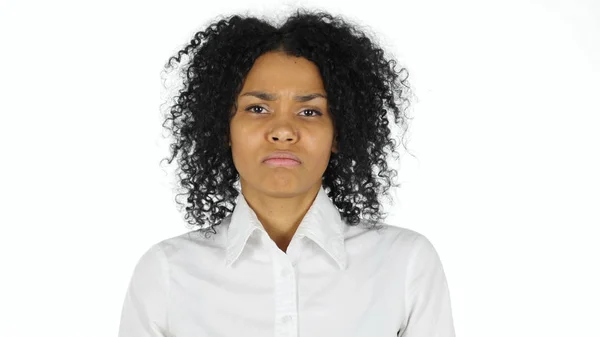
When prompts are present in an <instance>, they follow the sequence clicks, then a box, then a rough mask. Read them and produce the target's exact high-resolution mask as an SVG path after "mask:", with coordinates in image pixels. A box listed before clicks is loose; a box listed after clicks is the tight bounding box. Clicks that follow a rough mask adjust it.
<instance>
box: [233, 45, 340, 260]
mask: <svg viewBox="0 0 600 337" xmlns="http://www.w3.org/2000/svg"><path fill="white" fill-rule="evenodd" d="M251 92H265V93H269V94H271V95H273V96H274V97H271V98H270V99H267V97H256V96H255V95H252V94H248V93H251ZM308 94H321V95H323V96H326V92H325V88H324V86H323V81H322V79H321V76H320V74H319V69H318V67H317V66H316V65H315V64H314V63H312V62H310V61H308V60H307V59H304V58H299V57H293V56H288V55H285V54H283V53H281V52H269V53H265V54H263V55H262V56H260V57H259V58H258V59H257V60H256V61H255V63H254V65H253V67H252V68H251V69H250V72H249V73H248V75H247V77H246V79H245V81H244V85H243V87H242V90H241V92H240V95H239V96H238V97H237V110H236V111H235V115H234V116H233V117H232V120H231V123H230V137H231V138H230V145H231V150H232V155H233V162H234V164H235V167H236V169H237V170H238V172H239V174H240V185H241V189H242V194H243V196H244V198H245V199H246V202H247V203H248V205H249V206H250V207H251V208H252V209H253V210H254V212H255V213H256V215H257V217H258V219H259V221H260V222H261V223H262V225H263V226H264V228H265V230H266V231H267V233H268V234H269V236H270V237H271V239H272V240H273V241H274V242H275V243H276V244H277V246H278V247H279V248H280V249H281V250H282V251H284V252H285V251H286V249H287V247H288V245H289V243H290V241H291V239H292V237H293V236H294V233H295V232H296V229H297V228H298V225H299V224H300V222H301V221H302V219H303V218H304V215H305V214H306V212H307V211H308V209H309V208H310V206H311V205H312V203H313V201H314V199H315V197H316V195H317V193H318V191H319V188H320V187H321V179H322V177H323V174H324V172H325V169H326V168H327V165H328V163H329V158H330V156H331V152H336V151H337V149H336V146H335V141H334V125H333V120H332V118H331V116H330V114H329V111H328V106H327V99H326V98H323V97H313V98H312V99H306V100H305V101H298V100H296V99H295V96H299V95H308ZM315 110H316V111H315ZM319 112H320V113H322V115H319ZM277 150H281V151H289V152H292V153H294V154H295V155H296V156H298V157H299V158H300V161H301V164H300V165H298V166H295V167H271V166H269V165H267V164H265V163H263V159H264V158H265V157H266V156H267V155H269V154H270V153H271V152H273V151H277Z"/></svg>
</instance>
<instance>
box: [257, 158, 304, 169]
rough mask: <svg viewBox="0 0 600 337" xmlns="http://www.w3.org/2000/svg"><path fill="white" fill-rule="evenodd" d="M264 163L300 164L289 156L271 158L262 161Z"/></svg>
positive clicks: (276, 164)
mask: <svg viewBox="0 0 600 337" xmlns="http://www.w3.org/2000/svg"><path fill="white" fill-rule="evenodd" d="M264 163H265V164H267V165H269V166H272V167H281V166H283V167H294V166H298V165H300V162H299V161H297V160H294V159H289V158H271V159H267V160H265V161H264Z"/></svg>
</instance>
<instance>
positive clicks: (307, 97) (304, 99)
mask: <svg viewBox="0 0 600 337" xmlns="http://www.w3.org/2000/svg"><path fill="white" fill-rule="evenodd" d="M241 96H254V97H257V98H260V99H263V100H265V101H274V100H276V99H277V97H278V96H277V95H275V94H271V93H268V92H264V91H249V92H247V93H244V94H242V95H240V97H241ZM317 97H321V98H324V99H327V97H326V96H325V95H323V94H319V93H314V94H308V95H297V96H294V100H295V101H298V102H307V101H310V100H312V99H315V98H317Z"/></svg>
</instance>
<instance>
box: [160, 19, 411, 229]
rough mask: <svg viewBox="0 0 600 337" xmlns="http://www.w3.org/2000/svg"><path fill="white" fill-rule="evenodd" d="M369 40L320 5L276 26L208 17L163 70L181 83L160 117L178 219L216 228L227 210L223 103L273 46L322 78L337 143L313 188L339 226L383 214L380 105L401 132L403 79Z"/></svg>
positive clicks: (233, 97)
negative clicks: (167, 137)
mask: <svg viewBox="0 0 600 337" xmlns="http://www.w3.org/2000/svg"><path fill="white" fill-rule="evenodd" d="M221 18H222V17H221ZM373 40H374V39H373V38H369V37H367V35H366V34H365V32H364V31H361V30H360V29H358V28H357V26H356V25H352V24H350V23H349V22H348V20H347V19H343V18H341V17H339V16H337V17H334V16H333V15H331V14H329V13H327V12H323V11H310V10H307V9H296V10H295V11H294V12H293V13H292V14H291V15H290V16H289V17H287V19H286V21H285V22H284V23H283V24H282V25H280V26H279V27H275V26H274V25H272V24H271V23H269V22H268V21H267V20H264V19H259V18H256V17H252V16H242V15H239V14H236V15H232V16H229V17H226V18H222V19H220V20H219V21H216V20H215V22H214V23H212V24H210V25H209V26H208V28H206V29H205V30H204V31H199V32H197V33H196V34H195V35H194V37H193V39H192V40H191V41H190V43H189V44H188V45H186V46H185V47H184V48H183V49H181V50H180V51H178V52H177V55H175V56H172V57H170V58H169V60H168V61H167V63H166V65H165V69H164V70H166V71H170V70H172V69H173V61H177V64H180V65H181V68H180V72H179V75H180V78H181V79H182V81H183V86H182V88H181V89H180V90H178V93H177V95H176V96H174V97H173V104H172V105H171V106H170V107H169V111H168V112H167V113H166V114H165V120H164V123H163V124H162V126H163V127H164V128H166V129H167V130H168V131H170V133H171V134H172V135H173V137H174V142H173V143H171V144H170V150H171V151H170V157H168V158H165V159H166V160H168V162H169V164H170V163H171V162H172V161H173V160H174V159H175V158H178V161H177V162H178V164H179V167H178V170H177V178H178V183H179V184H180V186H179V187H181V189H183V193H180V194H178V196H181V195H184V196H187V200H186V203H185V204H184V203H180V202H179V201H177V204H179V205H180V206H185V211H186V212H185V220H187V222H188V223H189V224H190V225H192V226H200V230H201V231H204V232H205V233H206V232H207V231H208V230H212V232H213V233H216V231H215V229H214V227H215V226H217V225H219V224H220V223H221V221H222V220H223V218H225V217H226V216H228V215H229V213H231V212H233V209H234V207H235V199H236V197H237V196H238V195H239V193H240V190H238V188H236V186H235V185H236V184H237V183H239V181H238V179H239V173H238V171H237V170H236V168H235V166H234V163H233V158H232V153H231V148H230V147H229V146H228V142H229V123H230V121H231V118H232V116H233V114H234V113H235V111H236V109H235V108H232V107H235V105H236V102H237V96H238V95H239V93H240V91H241V89H242V84H243V81H244V78H245V76H246V75H247V74H248V72H249V71H250V69H251V67H252V65H253V63H254V61H255V60H256V59H257V58H258V57H259V56H261V55H262V54H264V53H266V52H269V51H280V52H284V53H286V54H287V55H292V56H296V57H303V58H305V59H307V60H309V61H311V62H313V63H314V64H316V66H317V67H318V69H319V72H320V75H321V77H322V80H323V84H324V87H325V90H326V93H327V97H328V102H327V104H328V109H329V111H330V113H331V115H332V119H333V125H334V130H335V137H336V141H337V149H338V151H337V153H332V154H331V157H330V161H329V164H328V166H327V169H326V170H325V172H324V174H323V177H322V185H323V188H324V189H325V191H326V192H327V195H328V196H329V197H330V198H331V200H332V201H333V203H334V204H335V205H336V207H337V208H338V210H339V211H340V215H341V217H342V218H343V219H344V221H345V222H346V223H347V224H348V225H351V226H353V225H357V224H359V223H361V222H364V223H367V224H370V225H371V227H379V225H380V222H379V220H380V219H381V218H382V217H384V214H383V212H382V210H381V209H380V206H381V205H380V200H379V198H380V197H382V196H387V193H388V189H389V188H390V187H391V186H394V187H397V186H399V185H398V184H396V183H395V182H394V181H393V180H394V178H395V177H396V176H397V172H396V170H393V169H388V164H387V154H386V151H385V150H386V149H388V150H389V152H390V153H391V154H394V157H395V158H397V153H396V152H395V147H396V146H397V142H396V141H395V139H393V138H392V137H391V136H390V128H389V126H388V124H389V121H388V113H390V112H391V113H393V117H394V121H395V123H396V124H398V125H399V126H400V127H401V128H400V129H401V131H406V130H407V121H408V120H409V119H410V118H409V117H408V116H407V114H406V111H407V108H408V103H409V99H408V98H407V97H408V92H409V90H410V87H409V85H408V83H407V78H408V71H407V70H406V69H405V68H401V69H399V70H396V64H397V62H396V61H395V60H394V59H393V58H390V57H387V58H386V57H385V56H384V51H383V50H382V49H381V48H380V47H379V46H378V45H377V44H376V43H375V42H374V41H373ZM184 56H187V60H188V61H187V63H182V58H183V57H184ZM402 74H404V75H405V76H402ZM401 134H402V136H404V135H405V132H401ZM402 138H403V139H404V137H402ZM402 144H403V145H404V142H402ZM404 148H405V149H406V146H404ZM165 159H163V160H165ZM163 160H161V163H162V161H163ZM180 191H181V190H180ZM176 199H177V198H176Z"/></svg>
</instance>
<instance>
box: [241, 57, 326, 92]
mask: <svg viewBox="0 0 600 337" xmlns="http://www.w3.org/2000/svg"><path fill="white" fill-rule="evenodd" d="M243 89H244V90H254V89H257V90H268V91H290V92H304V91H315V90H321V91H323V90H324V87H323V81H322V79H321V75H320V73H319V68H318V67H317V65H316V64H314V63H313V62H311V61H309V60H307V59H305V58H302V57H295V56H289V55H286V54H284V53H281V52H269V53H265V54H263V55H261V56H260V57H258V58H257V59H256V61H255V62H254V65H253V66H252V68H251V69H250V71H249V72H248V75H247V76H246V79H245V81H244V88H243Z"/></svg>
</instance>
